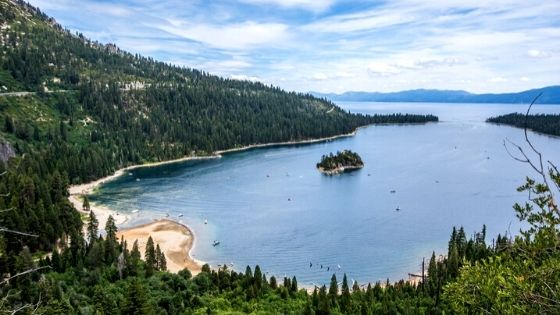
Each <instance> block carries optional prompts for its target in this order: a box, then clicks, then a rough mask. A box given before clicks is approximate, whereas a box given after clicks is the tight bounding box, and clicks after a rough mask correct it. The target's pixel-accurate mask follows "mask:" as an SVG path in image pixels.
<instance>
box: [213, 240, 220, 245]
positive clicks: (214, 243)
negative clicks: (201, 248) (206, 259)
mask: <svg viewBox="0 0 560 315" xmlns="http://www.w3.org/2000/svg"><path fill="white" fill-rule="evenodd" d="M218 245H220V241H217V240H215V241H214V242H213V243H212V246H218Z"/></svg>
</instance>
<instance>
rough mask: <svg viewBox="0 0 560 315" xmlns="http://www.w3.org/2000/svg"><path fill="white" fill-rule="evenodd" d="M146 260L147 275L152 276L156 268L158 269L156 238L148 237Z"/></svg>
mask: <svg viewBox="0 0 560 315" xmlns="http://www.w3.org/2000/svg"><path fill="white" fill-rule="evenodd" d="M144 260H145V261H146V276H148V277H149V276H151V275H152V274H153V273H154V270H157V259H156V250H155V248H154V240H153V239H152V237H151V236H150V237H148V241H147V242H146V252H145V253H144Z"/></svg>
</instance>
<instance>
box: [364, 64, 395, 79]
mask: <svg viewBox="0 0 560 315" xmlns="http://www.w3.org/2000/svg"><path fill="white" fill-rule="evenodd" d="M367 71H368V72H369V73H370V74H373V75H381V76H388V75H394V74H398V73H400V72H401V70H400V69H399V68H398V67H395V66H392V65H390V64H386V63H383V62H373V63H370V64H369V65H368V67H367Z"/></svg>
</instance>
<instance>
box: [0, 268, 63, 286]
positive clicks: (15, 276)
mask: <svg viewBox="0 0 560 315" xmlns="http://www.w3.org/2000/svg"><path fill="white" fill-rule="evenodd" d="M47 268H52V267H51V266H43V267H37V268H33V269H29V270H26V271H22V272H20V273H18V274H15V275H13V276H11V277H9V278H6V279H4V281H2V282H0V285H4V284H6V283H8V282H9V281H10V280H12V279H14V278H17V277H20V276H24V275H26V274H29V273H32V272H36V271H39V270H42V269H47Z"/></svg>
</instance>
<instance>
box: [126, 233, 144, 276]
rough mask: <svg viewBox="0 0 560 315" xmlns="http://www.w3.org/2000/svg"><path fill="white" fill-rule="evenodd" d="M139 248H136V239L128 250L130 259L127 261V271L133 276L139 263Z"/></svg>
mask: <svg viewBox="0 0 560 315" xmlns="http://www.w3.org/2000/svg"><path fill="white" fill-rule="evenodd" d="M140 257H141V255H140V249H139V248H138V240H135V241H134V243H133V244H132V249H131V250H130V260H129V261H128V264H127V266H128V272H129V274H130V275H132V276H135V275H137V274H138V267H139V265H140Z"/></svg>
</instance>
